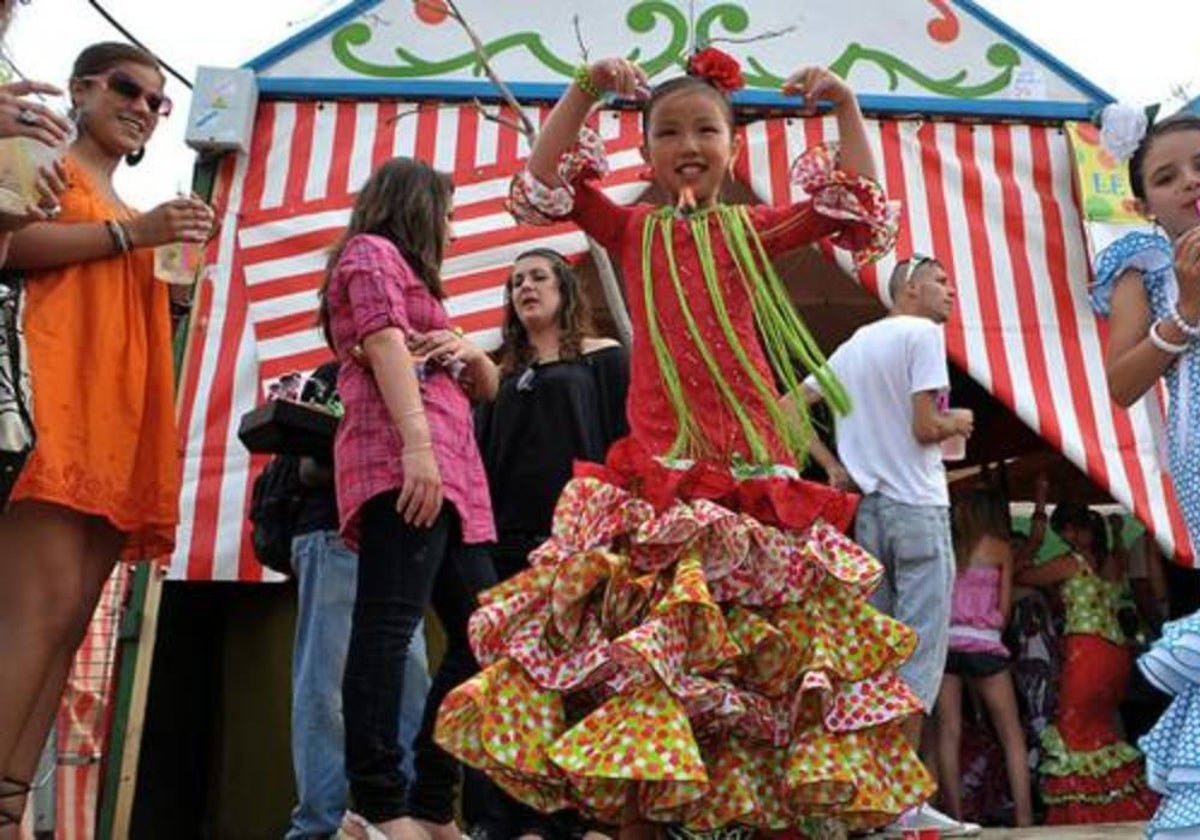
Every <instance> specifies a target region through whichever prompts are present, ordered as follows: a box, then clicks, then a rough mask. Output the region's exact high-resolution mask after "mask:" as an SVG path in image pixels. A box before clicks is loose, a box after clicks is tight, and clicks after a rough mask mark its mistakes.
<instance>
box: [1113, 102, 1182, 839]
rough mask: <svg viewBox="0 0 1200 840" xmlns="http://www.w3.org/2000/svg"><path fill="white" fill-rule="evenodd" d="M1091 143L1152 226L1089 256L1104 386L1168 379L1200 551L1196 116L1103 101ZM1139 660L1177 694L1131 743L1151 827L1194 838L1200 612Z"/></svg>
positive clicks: (1168, 630)
mask: <svg viewBox="0 0 1200 840" xmlns="http://www.w3.org/2000/svg"><path fill="white" fill-rule="evenodd" d="M1100 139H1101V142H1102V143H1103V144H1104V146H1105V147H1106V148H1107V149H1108V151H1109V152H1110V153H1112V154H1113V155H1114V156H1115V157H1117V158H1118V159H1127V160H1128V167H1129V184H1130V187H1131V189H1132V190H1133V194H1134V196H1135V197H1136V199H1137V202H1138V206H1139V209H1140V211H1141V212H1142V214H1143V215H1145V216H1146V217H1147V218H1148V219H1150V220H1151V221H1153V222H1154V224H1155V228H1156V229H1155V232H1154V233H1152V234H1151V233H1144V232H1134V233H1129V234H1126V235H1125V236H1123V237H1121V238H1120V239H1118V240H1117V241H1116V242H1114V243H1112V244H1111V245H1109V246H1108V247H1107V248H1105V249H1104V251H1102V252H1101V253H1100V255H1099V257H1098V259H1097V264H1096V282H1095V285H1094V286H1093V288H1092V293H1091V297H1092V306H1093V308H1094V309H1096V311H1097V312H1099V313H1100V314H1102V315H1107V316H1108V319H1109V344H1108V359H1107V374H1108V386H1109V390H1110V391H1111V392H1112V395H1113V399H1114V400H1116V401H1117V402H1118V403H1119V404H1121V405H1124V406H1128V405H1132V404H1133V403H1135V402H1136V401H1137V400H1139V399H1140V398H1141V397H1142V396H1143V395H1144V394H1146V393H1147V392H1148V391H1150V390H1151V389H1152V388H1154V386H1155V385H1156V384H1157V383H1158V381H1159V379H1163V380H1165V382H1166V386H1167V392H1168V395H1169V398H1170V399H1169V414H1168V417H1167V435H1166V438H1167V439H1166V450H1167V467H1168V469H1169V471H1170V473H1171V481H1172V483H1173V484H1174V487H1175V495H1176V497H1177V498H1178V500H1179V507H1180V509H1181V511H1182V512H1183V518H1184V520H1185V522H1186V524H1187V530H1188V536H1189V537H1190V539H1191V543H1192V548H1193V551H1200V463H1198V461H1197V459H1198V458H1200V447H1197V446H1196V436H1197V435H1198V434H1200V394H1198V393H1197V392H1198V389H1200V342H1198V341H1197V339H1200V117H1196V116H1193V115H1189V114H1178V115H1175V116H1173V117H1168V118H1167V119H1164V120H1161V121H1159V122H1153V119H1152V115H1150V114H1147V113H1146V112H1145V111H1142V110H1140V109H1134V108H1130V107H1128V106H1122V105H1110V106H1108V107H1107V108H1106V109H1105V111H1104V113H1103V115H1102V125H1101V130H1100ZM1138 667H1139V668H1141V670H1142V672H1143V673H1144V674H1145V675H1146V678H1147V679H1148V680H1150V682H1151V683H1153V684H1154V685H1155V686H1157V687H1158V688H1159V689H1161V690H1162V691H1164V692H1166V693H1168V694H1171V695H1174V698H1175V699H1174V700H1172V701H1171V705H1170V706H1168V707H1167V711H1166V712H1165V713H1164V714H1163V716H1162V718H1161V719H1160V720H1159V722H1158V723H1157V724H1155V726H1154V728H1153V729H1151V730H1150V732H1148V733H1147V734H1146V735H1145V736H1143V737H1142V738H1141V740H1140V741H1139V742H1138V744H1139V746H1140V747H1141V748H1142V750H1143V751H1144V752H1145V754H1146V772H1147V775H1148V777H1149V781H1150V785H1151V787H1153V788H1154V789H1155V790H1157V791H1158V792H1159V793H1161V794H1163V800H1162V802H1161V804H1160V805H1159V807H1158V811H1157V813H1156V814H1155V815H1154V819H1153V820H1152V821H1151V823H1150V827H1149V835H1150V836H1151V837H1156V838H1192V837H1197V836H1200V691H1198V690H1197V688H1198V686H1200V613H1193V614H1191V615H1189V616H1185V617H1184V618H1181V619H1179V620H1177V621H1172V622H1168V623H1167V624H1166V625H1165V626H1164V627H1163V635H1162V638H1161V639H1159V641H1157V642H1156V643H1155V644H1154V646H1153V647H1152V648H1151V649H1150V650H1149V651H1148V652H1147V653H1145V654H1144V655H1143V656H1142V657H1141V658H1140V659H1139V660H1138Z"/></svg>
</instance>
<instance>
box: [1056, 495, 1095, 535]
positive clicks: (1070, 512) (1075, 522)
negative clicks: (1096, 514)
mask: <svg viewBox="0 0 1200 840" xmlns="http://www.w3.org/2000/svg"><path fill="white" fill-rule="evenodd" d="M1050 527H1051V528H1053V529H1054V532H1055V533H1056V534H1059V535H1061V534H1062V532H1063V529H1064V528H1082V529H1088V528H1091V527H1092V516H1091V511H1089V510H1088V508H1087V506H1086V505H1081V504H1079V502H1059V503H1058V504H1056V505H1055V506H1054V510H1053V511H1052V512H1051V514H1050Z"/></svg>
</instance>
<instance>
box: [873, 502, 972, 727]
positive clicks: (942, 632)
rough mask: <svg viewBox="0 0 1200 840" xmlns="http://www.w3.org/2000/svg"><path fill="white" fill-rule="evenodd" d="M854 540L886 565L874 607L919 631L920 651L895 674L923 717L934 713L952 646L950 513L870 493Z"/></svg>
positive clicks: (931, 506) (933, 506) (936, 507)
mask: <svg viewBox="0 0 1200 840" xmlns="http://www.w3.org/2000/svg"><path fill="white" fill-rule="evenodd" d="M854 539H855V541H857V542H858V544H859V545H861V546H862V547H863V548H864V549H865V550H866V551H868V552H869V553H871V554H873V555H874V556H875V558H876V559H877V560H879V562H880V563H882V564H883V572H884V575H883V580H882V581H880V583H879V588H878V589H876V590H875V592H874V593H873V594H872V596H871V605H872V606H873V607H875V608H876V609H877V610H879V611H880V612H882V613H885V614H887V615H890V616H891V617H892V618H895V619H897V620H898V621H902V622H904V623H905V624H907V625H908V626H909V627H911V628H912V629H913V630H915V631H916V633H917V648H916V650H914V651H913V655H912V656H910V657H909V659H908V661H907V662H905V663H904V664H903V665H901V666H900V668H899V669H898V671H897V673H899V675H900V677H901V678H902V679H903V680H904V681H905V682H906V683H908V686H909V688H911V689H912V690H913V693H914V694H916V695H917V697H919V698H920V700H921V703H922V704H923V705H924V706H925V713H926V714H932V713H933V706H934V703H936V702H937V696H938V689H939V688H940V687H941V685H942V674H943V673H944V672H945V669H946V651H947V647H948V645H949V642H950V603H951V600H952V599H953V596H954V544H953V543H952V542H951V539H950V509H949V508H945V507H941V506H938V505H909V504H905V503H903V502H897V501H896V500H895V499H889V498H888V497H887V496H884V495H882V494H880V493H869V494H867V495H866V496H863V498H862V501H860V502H859V503H858V514H857V515H856V516H855V519H854Z"/></svg>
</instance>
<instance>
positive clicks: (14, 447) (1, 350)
mask: <svg viewBox="0 0 1200 840" xmlns="http://www.w3.org/2000/svg"><path fill="white" fill-rule="evenodd" d="M24 302H25V284H24V280H23V279H22V278H21V276H20V275H17V274H12V273H6V274H3V275H0V511H2V510H4V508H5V507H6V506H7V505H8V497H9V495H10V494H11V493H12V489H13V486H14V485H15V484H16V483H17V478H18V477H19V476H20V474H21V469H22V468H23V467H24V466H25V462H26V461H28V460H29V455H30V453H31V452H33V447H34V443H35V442H36V440H37V434H36V432H35V431H34V428H33V395H32V392H31V391H30V387H29V367H28V364H27V362H26V359H25V339H24V333H23V330H22V319H23V316H24V310H23V305H24Z"/></svg>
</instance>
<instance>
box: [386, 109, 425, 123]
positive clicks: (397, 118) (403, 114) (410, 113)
mask: <svg viewBox="0 0 1200 840" xmlns="http://www.w3.org/2000/svg"><path fill="white" fill-rule="evenodd" d="M420 113H421V109H420V108H419V107H418V108H409V109H408V110H407V111H398V112H397V113H396V116H394V117H388V120H387V124H388V125H395V124H396V123H398V122H400V120H402V119H404V118H405V117H412V116H419V115H420Z"/></svg>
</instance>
